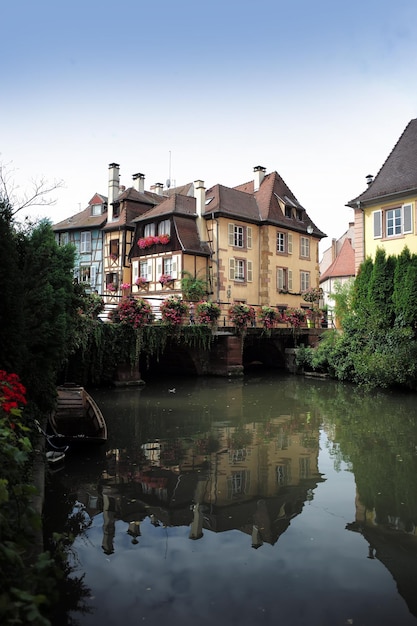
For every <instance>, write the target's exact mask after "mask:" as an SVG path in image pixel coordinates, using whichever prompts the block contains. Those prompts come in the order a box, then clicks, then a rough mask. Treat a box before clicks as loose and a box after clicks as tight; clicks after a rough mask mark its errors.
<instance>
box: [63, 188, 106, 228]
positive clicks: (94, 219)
mask: <svg viewBox="0 0 417 626" xmlns="http://www.w3.org/2000/svg"><path fill="white" fill-rule="evenodd" d="M102 197H103V196H102ZM91 213H92V208H91V206H88V207H87V208H86V209H84V211H80V212H79V213H75V215H71V217H68V218H66V219H65V220H62V221H61V222H58V224H54V225H53V226H52V230H53V231H60V230H64V231H67V230H80V229H87V228H102V227H103V225H104V224H105V223H106V220H107V211H104V213H101V215H92V214H91Z"/></svg>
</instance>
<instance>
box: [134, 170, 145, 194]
mask: <svg viewBox="0 0 417 626" xmlns="http://www.w3.org/2000/svg"><path fill="white" fill-rule="evenodd" d="M132 178H133V189H136V191H139V193H143V192H144V191H145V174H133V176H132Z"/></svg>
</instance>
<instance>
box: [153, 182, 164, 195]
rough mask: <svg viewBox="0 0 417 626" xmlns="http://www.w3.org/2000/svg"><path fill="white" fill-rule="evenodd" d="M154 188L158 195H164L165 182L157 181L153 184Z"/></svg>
mask: <svg viewBox="0 0 417 626" xmlns="http://www.w3.org/2000/svg"><path fill="white" fill-rule="evenodd" d="M153 189H154V190H155V193H156V194H157V195H158V196H162V191H163V189H164V185H163V183H155V184H154V185H153Z"/></svg>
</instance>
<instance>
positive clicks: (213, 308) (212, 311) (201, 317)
mask: <svg viewBox="0 0 417 626" xmlns="http://www.w3.org/2000/svg"><path fill="white" fill-rule="evenodd" d="M219 317H220V306H219V305H218V304H217V302H211V301H209V302H199V303H198V304H197V306H196V322H197V324H208V325H209V326H213V325H214V324H216V322H217V320H218V319H219Z"/></svg>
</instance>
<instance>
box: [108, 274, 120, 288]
mask: <svg viewBox="0 0 417 626" xmlns="http://www.w3.org/2000/svg"><path fill="white" fill-rule="evenodd" d="M109 285H113V286H114V288H115V289H116V290H117V289H118V286H119V277H118V275H117V273H116V272H110V273H109V274H106V289H108V286H109Z"/></svg>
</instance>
